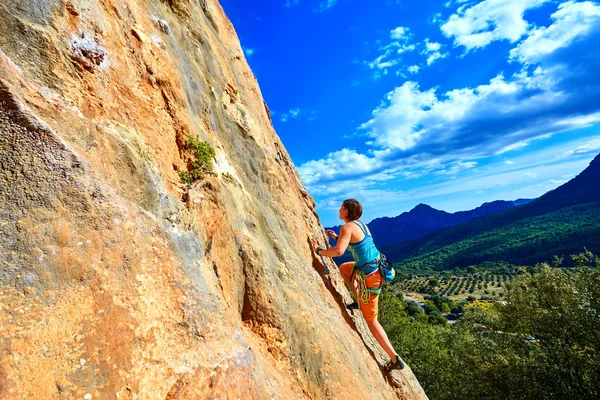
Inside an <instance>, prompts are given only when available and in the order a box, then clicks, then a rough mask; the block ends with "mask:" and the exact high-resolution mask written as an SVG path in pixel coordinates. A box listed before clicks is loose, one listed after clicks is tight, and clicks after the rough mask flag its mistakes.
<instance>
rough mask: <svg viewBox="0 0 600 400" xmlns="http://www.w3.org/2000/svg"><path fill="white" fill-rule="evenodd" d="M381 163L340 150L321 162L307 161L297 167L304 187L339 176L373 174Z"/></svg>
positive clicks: (354, 152) (346, 150) (362, 155)
mask: <svg viewBox="0 0 600 400" xmlns="http://www.w3.org/2000/svg"><path fill="white" fill-rule="evenodd" d="M380 165H381V162H380V161H378V160H377V159H376V158H371V157H368V156H366V155H364V154H359V153H357V152H356V151H355V150H351V149H342V150H339V151H336V152H333V153H329V154H328V155H327V157H325V158H323V159H321V160H315V161H309V162H307V163H304V164H302V165H301V166H299V167H298V172H299V173H300V176H301V177H302V180H303V181H304V183H305V184H306V185H311V184H313V183H316V182H318V181H321V180H328V179H331V180H333V179H335V178H339V177H340V176H344V175H347V176H351V175H360V174H365V173H372V172H374V171H375V170H376V169H377V168H378V167H379V166H380Z"/></svg>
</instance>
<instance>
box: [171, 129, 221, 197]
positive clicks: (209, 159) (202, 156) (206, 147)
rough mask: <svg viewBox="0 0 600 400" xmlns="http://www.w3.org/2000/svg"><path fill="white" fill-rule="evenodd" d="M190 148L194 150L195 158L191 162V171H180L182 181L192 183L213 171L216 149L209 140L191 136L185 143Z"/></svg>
mask: <svg viewBox="0 0 600 400" xmlns="http://www.w3.org/2000/svg"><path fill="white" fill-rule="evenodd" d="M185 147H186V149H188V150H193V151H194V159H193V160H192V162H191V165H192V168H191V169H190V171H180V172H179V177H180V178H181V182H183V183H185V184H186V185H191V184H192V183H194V182H195V181H197V180H200V179H202V177H203V176H204V175H206V174H209V173H212V172H213V158H215V155H216V153H215V149H214V148H213V147H212V146H211V145H210V143H208V142H201V141H200V140H198V138H194V137H191V138H189V139H188V141H187V142H186V143H185Z"/></svg>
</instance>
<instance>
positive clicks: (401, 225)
mask: <svg viewBox="0 0 600 400" xmlns="http://www.w3.org/2000/svg"><path fill="white" fill-rule="evenodd" d="M530 201H531V199H518V200H515V201H504V200H496V201H493V202H491V203H484V204H482V205H481V206H479V207H477V208H474V209H473V210H468V211H458V212H455V213H448V212H445V211H440V210H436V209H435V208H433V207H430V206H428V205H426V204H419V205H418V206H416V207H415V208H413V209H412V210H410V211H408V212H405V213H402V214H400V215H398V216H397V217H394V218H386V217H384V218H376V219H374V220H373V221H371V222H370V223H369V224H368V226H369V229H370V230H371V233H372V234H373V239H374V240H375V243H377V246H380V247H382V246H388V245H392V244H397V243H401V242H405V241H407V240H412V239H416V238H418V237H421V236H423V235H425V234H427V233H429V232H433V231H436V230H438V229H441V228H447V227H449V226H454V225H458V224H462V223H463V222H466V221H469V220H471V219H473V218H477V217H481V216H484V215H489V214H493V213H496V212H499V211H502V210H506V209H508V208H512V207H515V206H518V205H521V204H527V203H529V202H530Z"/></svg>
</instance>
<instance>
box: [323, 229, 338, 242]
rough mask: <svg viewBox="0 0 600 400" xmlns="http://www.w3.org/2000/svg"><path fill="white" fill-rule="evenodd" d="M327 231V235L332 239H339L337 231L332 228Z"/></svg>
mask: <svg viewBox="0 0 600 400" xmlns="http://www.w3.org/2000/svg"><path fill="white" fill-rule="evenodd" d="M325 233H327V236H329V237H330V238H332V239H335V240H337V238H338V235H336V233H335V232H334V231H332V230H331V229H327V231H326V232H325Z"/></svg>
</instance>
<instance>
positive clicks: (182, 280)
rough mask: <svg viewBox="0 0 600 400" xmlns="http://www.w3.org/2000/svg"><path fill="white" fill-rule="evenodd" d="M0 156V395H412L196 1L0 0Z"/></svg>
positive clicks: (219, 30) (234, 43)
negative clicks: (387, 367)
mask: <svg viewBox="0 0 600 400" xmlns="http://www.w3.org/2000/svg"><path fill="white" fill-rule="evenodd" d="M192 136H194V137H198V138H200V140H203V141H208V142H209V143H211V144H212V146H213V147H214V148H215V150H216V157H215V173H214V174H213V175H209V176H207V177H206V178H205V179H203V180H202V181H200V182H198V183H195V184H194V185H192V187H189V188H188V187H186V186H185V185H182V184H181V183H180V179H179V171H183V170H186V169H187V168H188V166H189V162H190V160H191V155H190V153H189V150H186V148H185V142H186V140H187V139H188V138H189V137H192ZM0 166H1V167H2V168H1V169H0V267H1V269H0V398H2V399H5V398H6V399H20V398H32V399H38V398H39V399H51V398H56V399H68V398H94V399H96V398H102V399H115V398H116V399H193V398H198V399H204V398H206V399H210V398H241V399H248V398H259V399H271V398H281V399H289V398H298V397H299V398H313V399H321V398H338V399H346V398H353V397H356V396H358V397H360V398H386V399H387V398H402V399H405V398H406V399H412V398H419V399H421V398H426V396H425V394H424V393H423V392H422V390H421V388H420V386H419V384H418V382H417V381H416V379H415V378H414V376H413V375H412V373H411V372H410V369H407V370H405V371H403V374H402V375H399V374H396V375H393V376H392V377H387V376H386V375H385V374H383V373H382V372H381V371H380V364H381V363H382V362H383V361H384V360H383V358H382V356H381V350H380V349H378V348H376V347H374V346H373V339H372V338H370V336H368V335H367V333H366V332H365V331H364V323H362V324H361V322H362V320H360V319H359V318H357V317H356V316H354V315H350V314H348V313H347V312H346V310H345V308H344V306H343V302H344V301H346V302H348V301H349V297H348V293H347V291H346V290H345V288H344V286H343V284H342V280H341V278H340V276H339V273H338V272H337V270H336V269H335V267H334V266H333V264H329V265H328V268H329V269H331V273H330V274H325V273H324V266H323V265H322V264H321V263H320V260H317V259H316V258H314V256H313V255H312V253H311V251H310V247H309V236H310V235H314V236H315V237H317V238H319V240H321V241H322V242H323V243H324V242H325V238H324V236H323V234H322V227H321V225H320V223H319V221H318V217H317V215H316V213H315V204H314V201H313V199H312V198H311V196H310V195H309V194H308V193H307V192H306V191H305V189H304V187H303V185H302V183H301V182H300V180H299V177H298V174H297V172H296V170H295V167H294V165H293V163H292V162H291V160H290V158H289V155H288V154H287V152H286V150H285V148H284V146H283V144H282V143H281V141H280V140H279V138H278V137H277V135H276V133H275V131H274V130H273V127H272V124H271V122H270V119H269V111H268V109H267V107H266V105H265V103H264V102H263V99H262V96H261V93H260V89H259V87H258V84H257V82H256V79H255V77H254V75H253V74H252V72H251V70H250V69H249V67H248V64H247V63H246V61H245V59H244V56H243V52H242V49H241V47H240V44H239V41H238V39H237V36H236V34H235V31H234V29H233V26H232V25H231V23H230V22H229V20H228V19H227V17H226V16H225V14H224V13H223V10H222V9H221V7H220V5H219V4H218V3H217V2H216V1H212V0H205V1H204V0H162V1H160V0H155V1H142V0H137V1H136V0H99V1H86V0H46V1H42V0H25V1H22V0H0Z"/></svg>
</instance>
